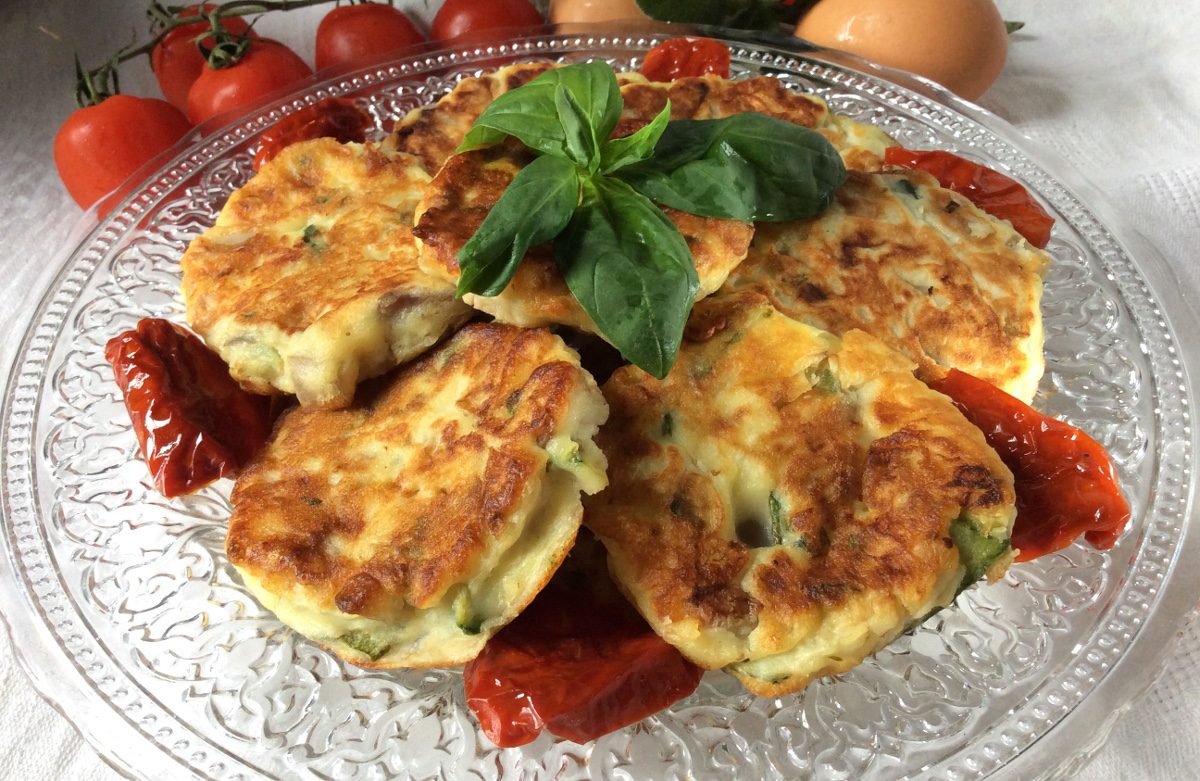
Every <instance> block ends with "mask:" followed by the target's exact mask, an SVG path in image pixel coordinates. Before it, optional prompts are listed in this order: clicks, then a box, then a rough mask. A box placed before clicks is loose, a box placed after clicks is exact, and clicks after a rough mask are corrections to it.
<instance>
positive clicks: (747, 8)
mask: <svg viewBox="0 0 1200 781" xmlns="http://www.w3.org/2000/svg"><path fill="white" fill-rule="evenodd" d="M637 4H638V8H640V9H642V12H643V13H645V14H646V16H649V17H650V18H651V19H657V20H658V21H660V22H687V23H690V24H712V25H720V26H722V27H734V28H738V29H743V30H765V31H767V32H776V33H777V32H779V21H780V17H779V5H780V4H779V3H778V2H777V0H637Z"/></svg>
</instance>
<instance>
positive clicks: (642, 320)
mask: <svg viewBox="0 0 1200 781" xmlns="http://www.w3.org/2000/svg"><path fill="white" fill-rule="evenodd" d="M582 191H583V195H582V201H581V203H580V205H579V207H578V208H577V209H576V210H575V214H574V216H573V217H571V221H570V222H569V223H568V224H567V227H566V230H564V231H563V232H562V233H560V234H559V236H558V238H557V239H555V241H554V260H555V262H556V263H557V264H558V267H559V268H560V269H561V270H562V272H563V277H564V278H565V279H566V281H567V286H568V287H569V288H570V289H571V292H572V293H573V294H574V295H575V299H576V300H577V301H578V302H579V303H580V305H581V306H582V307H583V308H584V310H585V311H586V312H587V313H588V315H590V316H591V318H592V320H593V321H594V322H595V323H596V325H597V326H598V327H599V329H600V331H601V333H603V334H604V337H605V338H606V339H608V341H609V342H611V343H612V344H613V346H614V347H616V348H617V349H618V350H620V351H621V354H622V355H624V356H625V357H626V358H627V359H628V360H629V361H631V362H632V363H634V364H636V365H637V366H639V367H641V368H642V369H644V370H645V371H647V372H649V373H650V374H652V375H654V376H655V377H657V378H659V379H662V378H663V377H665V376H666V375H667V372H668V371H670V369H671V366H672V365H674V363H675V357H676V356H677V355H678V354H679V343H680V341H681V340H682V339H683V326H684V324H685V323H686V322H687V318H688V314H689V313H690V312H691V310H692V303H693V301H694V300H695V297H696V291H697V289H698V288H699V282H698V280H697V277H696V265H695V261H694V260H693V259H692V253H691V251H690V250H688V246H687V242H686V241H685V240H684V238H683V236H682V235H680V233H679V230H678V229H677V228H676V227H675V226H674V225H673V224H672V223H671V221H670V220H668V219H667V216H666V215H665V214H663V213H662V210H661V209H659V208H658V207H656V206H655V205H654V204H653V203H651V202H650V201H649V200H648V199H647V198H645V197H644V196H642V195H639V194H638V193H636V192H634V191H633V189H631V188H630V187H629V185H627V184H625V183H624V182H621V181H618V180H616V179H610V178H606V177H599V176H597V177H593V178H591V179H585V180H584V181H583V188H582Z"/></svg>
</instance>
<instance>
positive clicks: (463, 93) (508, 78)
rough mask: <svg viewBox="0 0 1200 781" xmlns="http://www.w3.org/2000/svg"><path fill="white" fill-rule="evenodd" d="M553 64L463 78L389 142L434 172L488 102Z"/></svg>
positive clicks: (406, 121) (526, 65)
mask: <svg viewBox="0 0 1200 781" xmlns="http://www.w3.org/2000/svg"><path fill="white" fill-rule="evenodd" d="M553 67H555V64H554V63H549V62H531V63H521V64H518V65H511V66H509V67H507V68H502V69H501V70H500V71H498V72H497V73H496V74H490V75H487V76H483V77H479V78H476V77H471V78H466V79H463V80H462V81H460V82H459V83H458V84H457V85H456V86H455V87H454V89H453V90H452V91H451V92H450V94H449V95H447V96H446V97H444V98H442V99H441V100H439V101H438V102H437V103H435V104H434V105H432V106H425V107H423V108H420V109H417V110H416V111H414V112H412V113H411V114H409V115H408V116H407V117H406V118H405V119H404V121H402V122H401V123H400V125H399V126H398V127H397V128H396V130H395V132H394V133H393V134H392V136H391V137H390V138H389V139H388V140H387V142H386V143H387V145H388V146H390V147H391V148H395V149H397V150H398V151H401V152H407V153H408V154H412V155H416V156H417V157H418V158H420V160H421V164H422V165H424V166H425V170H426V171H428V172H429V173H430V174H435V173H437V172H438V171H439V170H441V167H442V165H444V164H445V162H446V161H447V160H448V159H450V156H451V155H453V154H454V150H455V149H457V148H458V147H459V145H460V144H462V142H463V138H465V137H466V135H467V131H468V130H470V129H471V123H472V122H474V121H475V120H476V118H478V117H479V115H480V114H481V113H483V110H484V109H485V108H487V106H488V104H489V103H491V102H492V101H493V100H495V99H496V98H497V97H499V96H500V95H502V94H504V93H505V92H508V91H509V90H514V89H516V88H517V87H520V86H522V85H524V84H525V83H526V82H528V81H530V80H531V79H533V78H534V77H536V76H538V75H539V74H541V73H544V72H546V71H547V70H550V69H551V68H553Z"/></svg>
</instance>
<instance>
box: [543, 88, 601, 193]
mask: <svg viewBox="0 0 1200 781" xmlns="http://www.w3.org/2000/svg"><path fill="white" fill-rule="evenodd" d="M554 107H555V109H556V110H557V111H558V121H559V123H560V124H561V125H562V128H563V148H564V151H566V153H567V157H568V158H569V159H570V160H571V161H572V162H573V163H575V165H578V166H581V167H583V168H587V169H588V171H589V172H591V173H595V172H596V168H598V167H599V165H600V152H599V150H597V148H596V137H595V135H593V134H592V126H591V123H590V122H588V119H587V117H585V116H584V115H583V109H582V108H580V106H579V104H578V103H577V102H576V101H575V99H574V98H573V97H571V93H570V92H568V91H567V88H566V87H564V86H563V85H561V84H559V85H558V87H556V88H555V90H554Z"/></svg>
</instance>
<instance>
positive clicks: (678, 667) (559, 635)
mask: <svg viewBox="0 0 1200 781" xmlns="http://www.w3.org/2000/svg"><path fill="white" fill-rule="evenodd" d="M593 546H594V547H595V548H599V559H598V562H596V561H589V562H587V563H585V564H584V565H583V566H582V567H579V566H578V565H577V564H573V560H577V558H578V557H579V556H580V555H581V553H582V554H583V555H585V556H586V555H588V554H587V550H588V548H589V547H593ZM592 555H594V554H592ZM603 556H604V553H603V548H602V547H601V546H600V545H599V543H596V542H595V541H594V540H593V539H591V538H590V535H589V534H587V532H586V531H583V532H581V533H580V539H579V540H578V541H577V542H576V547H575V549H574V550H573V551H572V552H571V556H570V557H569V558H568V560H567V562H566V563H565V564H564V565H563V567H562V569H561V570H560V571H559V572H558V573H557V574H556V575H555V576H554V578H553V579H552V580H551V581H550V583H549V584H547V586H546V588H545V589H544V590H543V591H542V593H540V594H538V596H537V598H536V599H535V600H534V601H533V602H532V603H531V604H530V605H529V606H528V607H527V608H525V610H524V611H522V612H521V614H520V615H519V616H517V618H516V619H515V620H513V622H512V623H511V624H509V625H508V626H506V627H504V628H503V629H501V630H500V631H499V632H498V633H497V634H496V636H495V637H493V638H492V639H491V640H490V641H488V644H487V645H485V646H484V648H483V652H482V653H481V654H480V655H479V656H478V657H476V658H475V659H474V660H473V661H471V662H470V663H468V664H467V666H466V667H465V668H464V669H463V682H464V684H465V685H466V692H467V705H468V706H469V707H470V708H471V710H472V711H473V712H474V713H475V715H476V717H477V718H478V719H479V723H480V726H482V727H483V731H484V734H485V735H487V736H488V739H489V740H491V741H492V742H493V743H495V744H496V745H497V746H500V747H501V748H511V747H513V746H522V745H524V744H526V743H529V742H531V741H533V740H534V739H536V738H537V736H538V734H539V733H540V732H541V731H542V729H543V727H544V728H546V729H548V730H550V731H551V732H553V733H554V734H555V735H558V736H559V737H563V738H567V739H568V740H573V741H575V742H576V743H585V742H587V741H589V740H593V739H595V738H598V737H600V736H601V735H605V734H608V733H609V732H612V731H613V730H618V729H621V728H622V727H625V726H628V725H630V724H634V723H636V722H638V721H641V720H642V719H644V718H646V717H647V716H650V715H652V714H654V713H657V712H658V711H660V710H662V709H663V708H665V707H667V706H669V705H671V704H672V703H674V702H676V701H678V700H680V699H682V698H684V697H686V696H688V695H689V694H691V693H692V692H694V691H695V690H696V687H697V686H698V685H699V684H700V677H701V675H703V674H704V671H703V670H702V669H700V668H699V667H697V666H696V665H694V664H692V663H691V662H689V661H688V660H687V659H685V658H684V657H683V656H682V655H681V654H680V653H679V651H678V650H677V649H675V648H674V647H673V646H671V645H669V644H668V643H667V642H666V641H665V640H663V639H662V638H660V637H659V636H658V635H656V634H655V633H654V632H653V631H652V630H651V629H650V627H649V625H647V624H646V622H645V620H644V619H642V617H641V616H640V615H638V614H637V611H635V610H634V609H633V608H632V607H630V606H629V603H628V602H626V601H625V599H624V598H623V597H622V596H621V595H620V593H619V592H617V590H616V588H615V587H614V586H613V585H612V582H611V581H610V580H609V578H608V575H607V573H606V572H605V567H604V558H603ZM596 563H598V564H599V566H596Z"/></svg>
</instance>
